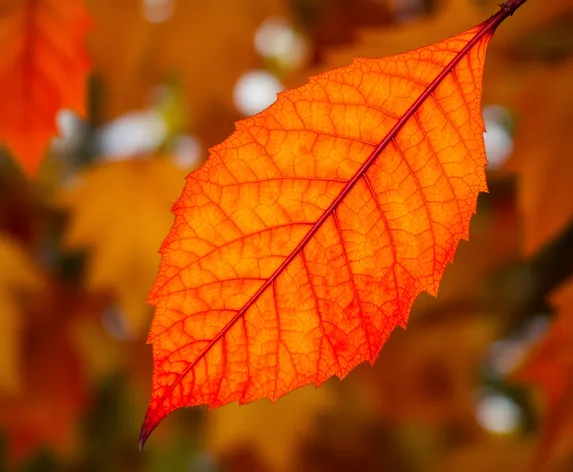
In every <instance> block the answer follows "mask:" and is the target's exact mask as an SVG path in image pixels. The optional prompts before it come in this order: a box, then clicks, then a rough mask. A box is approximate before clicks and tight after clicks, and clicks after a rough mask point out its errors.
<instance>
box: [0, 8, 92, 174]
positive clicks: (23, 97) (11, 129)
mask: <svg viewBox="0 0 573 472" xmlns="http://www.w3.org/2000/svg"><path fill="white" fill-rule="evenodd" d="M87 27H88V19H87V15H86V13H85V11H84V9H83V5H82V1H81V0H18V1H5V0H4V1H2V2H1V3H0V40H1V42H2V54H1V56H0V101H1V103H2V107H1V108H0V141H2V142H4V143H5V144H6V145H7V146H8V147H9V148H10V150H11V151H12V153H13V154H14V156H15V158H16V159H17V160H18V162H19V163H20V165H21V166H22V168H23V169H24V170H25V171H26V172H27V173H28V174H33V173H35V171H36V169H37V167H38V164H39V163H40V160H41V159H42V156H43V154H44V151H45V150H46V147H47V145H48V142H49V141H50V139H51V137H52V136H53V135H54V134H55V133H56V113H57V112H58V111H59V110H60V109H62V108H68V109H73V110H75V111H77V112H78V113H80V114H83V113H84V109H85V103H84V102H85V81H86V74H87V71H88V64H87V58H86V55H85V51H84V37H85V34H86V31H87Z"/></svg>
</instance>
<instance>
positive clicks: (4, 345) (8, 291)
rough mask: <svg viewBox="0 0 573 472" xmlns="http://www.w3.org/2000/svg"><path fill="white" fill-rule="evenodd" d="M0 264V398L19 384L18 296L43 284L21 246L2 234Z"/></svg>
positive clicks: (19, 333)
mask: <svg viewBox="0 0 573 472" xmlns="http://www.w3.org/2000/svg"><path fill="white" fill-rule="evenodd" d="M0 261H2V270H1V271H0V313H1V316H0V394H6V393H7V394H16V393H17V392H19V391H20V389H21V384H22V379H21V370H22V359H21V354H22V353H21V349H20V340H21V331H22V327H23V325H24V323H23V320H22V313H21V307H20V303H19V299H18V297H17V295H18V294H19V293H20V294H21V295H23V294H25V293H27V294H30V293H35V292H37V291H38V290H39V289H40V288H41V286H42V280H41V277H40V275H39V273H38V271H37V269H36V268H35V267H34V264H33V263H32V261H31V260H30V258H29V257H28V256H27V255H26V253H25V252H24V250H23V249H22V248H21V247H20V245H19V244H17V243H16V242H15V241H13V240H12V239H11V238H8V237H7V236H5V235H3V234H0Z"/></svg>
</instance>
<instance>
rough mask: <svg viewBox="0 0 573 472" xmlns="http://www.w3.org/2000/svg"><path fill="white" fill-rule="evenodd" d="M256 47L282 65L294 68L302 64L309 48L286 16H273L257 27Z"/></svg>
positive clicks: (261, 53)
mask: <svg viewBox="0 0 573 472" xmlns="http://www.w3.org/2000/svg"><path fill="white" fill-rule="evenodd" d="M255 49H256V50H257V52H258V53H259V54H260V55H261V56H263V57H265V58H268V59H273V60H275V61H277V62H278V63H279V65H281V66H282V67H284V68H287V69H294V68H296V67H298V66H300V65H301V64H302V62H303V61H304V58H305V57H306V54H307V49H308V48H307V44H306V41H305V40H304V39H303V37H302V36H301V35H300V34H298V33H297V32H296V31H295V30H294V28H293V27H292V26H291V25H290V24H289V23H288V22H287V21H286V20H285V19H284V18H279V17H271V18H267V19H266V20H265V21H264V22H263V23H261V25H260V26H259V28H258V29H257V31H256V33H255Z"/></svg>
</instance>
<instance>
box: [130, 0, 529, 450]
mask: <svg viewBox="0 0 573 472" xmlns="http://www.w3.org/2000/svg"><path fill="white" fill-rule="evenodd" d="M524 1H525V0H510V1H509V2H507V3H506V4H505V5H504V8H503V9H502V10H501V11H500V12H498V13H497V14H496V15H494V16H493V17H491V18H490V19H489V20H487V21H486V22H484V23H482V24H480V25H478V26H477V27H475V28H473V29H470V30H468V31H466V32H465V33H462V34H459V35H457V36H454V37H452V38H450V39H448V40H445V41H442V42H440V43H436V44H433V45H431V46H428V47H425V48H422V49H418V50H415V51H412V52H409V53H405V54H399V55H396V56H392V57H388V58H384V59H356V60H355V61H354V62H353V63H352V64H351V65H350V66H347V67H343V68H340V69H335V70H333V71H330V72H326V73H324V74H321V75H319V76H317V77H313V78H311V80H310V83H309V84H307V85H305V86H303V87H301V88H298V89H294V90H290V91H287V92H285V93H282V94H280V95H279V97H278V100H277V102H276V103H275V104H274V105H272V106H271V107H269V108H268V109H267V110H265V111H264V112H262V113H260V114H258V115H256V116H254V117H252V118H249V119H246V120H243V121H240V122H238V123H237V131H236V132H235V133H234V134H233V135H232V136H231V137H230V138H229V139H227V140H226V141H224V142H223V143H222V144H220V145H218V146H215V147H214V148H213V149H211V158H210V159H209V161H208V162H207V163H206V164H205V165H204V166H203V167H202V168H201V169H199V170H198V171H196V172H194V173H192V174H190V175H189V176H188V178H187V185H186V187H185V189H184V191H183V195H182V196H181V198H180V199H179V201H178V202H177V203H176V204H175V206H174V212H175V215H176V219H175V223H174V225H173V228H172V230H171V233H170V234H169V236H168V237H167V239H166V241H165V242H164V243H163V246H162V248H161V251H160V252H161V253H162V261H161V265H160V269H159V275H158V278H157V280H156V283H155V285H154V287H153V289H152V291H151V294H150V297H149V300H150V301H151V302H152V303H154V304H155V305H156V307H157V309H156V314H155V319H154V322H153V325H152V328H151V332H150V335H149V342H150V343H153V355H154V376H153V390H152V398H151V402H150V406H149V409H148V411H147V415H146V418H145V421H144V424H143V427H142V431H141V436H140V441H141V443H142V444H143V443H144V442H145V440H146V439H147V437H148V436H149V434H150V433H151V431H152V430H153V429H154V428H155V426H157V424H158V423H159V421H160V420H161V419H162V418H164V417H165V416H166V415H167V414H169V413H170V412H171V411H173V410H175V409H176V408H179V407H182V406H186V405H199V404H208V405H209V406H210V407H216V406H220V405H223V404H226V403H229V402H232V401H238V402H239V403H240V404H242V403H247V402H250V401H253V400H256V399H258V398H262V397H268V398H270V399H271V400H276V399H277V398H279V397H280V396H282V395H285V394H286V393H288V392H290V391H292V390H293V389H296V388H299V387H301V386H303V385H307V384H314V385H319V384H321V383H322V382H324V381H325V380H326V379H327V378H329V377H331V376H332V375H337V376H338V377H340V378H342V377H344V376H345V375H346V374H347V373H348V372H349V371H350V370H351V369H352V368H354V367H355V366H356V365H357V364H359V363H361V362H364V361H367V360H369V361H370V362H371V363H373V362H374V360H375V359H376V357H377V355H378V353H379V351H380V349H381V347H382V344H383V343H384V342H385V341H386V339H387V338H388V336H389V335H390V333H391V332H392V330H393V329H394V328H395V327H396V326H397V325H401V326H405V324H406V321H407V318H408V314H409V312H410V307H411V306H412V303H413V301H414V299H415V298H416V296H417V295H418V294H419V293H420V292H422V291H424V290H426V291H428V292H430V293H431V294H434V295H435V294H436V293H437V290H438V282H439V279H440V278H441V276H442V273H443V271H444V269H445V267H446V265H447V263H448V262H450V261H452V259H453V257H454V251H455V248H456V246H457V244H458V242H459V240H460V239H461V238H467V235H468V229H469V221H470V218H471V216H472V214H473V213H474V211H475V208H476V200H477V195H478V193H479V192H480V191H485V190H486V184H485V173H484V166H485V164H486V159H485V150H484V144H483V136H482V135H483V131H484V126H483V121H482V117H481V112H480V100H481V77H482V71H483V65H484V59H485V52H486V48H487V45H488V43H489V40H490V38H491V36H492V34H493V31H494V30H495V28H496V27H497V26H498V25H499V24H500V23H501V21H503V19H505V18H506V17H507V16H508V15H509V14H510V13H511V12H512V11H514V10H515V9H516V8H517V7H518V6H519V5H521V4H522V3H524Z"/></svg>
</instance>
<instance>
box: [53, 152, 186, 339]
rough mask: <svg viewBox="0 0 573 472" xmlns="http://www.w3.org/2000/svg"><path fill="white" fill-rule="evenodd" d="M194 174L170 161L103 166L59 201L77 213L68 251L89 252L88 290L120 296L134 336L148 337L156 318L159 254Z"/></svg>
mask: <svg viewBox="0 0 573 472" xmlns="http://www.w3.org/2000/svg"><path fill="white" fill-rule="evenodd" d="M188 170H189V169H182V168H180V167H178V166H177V165H176V164H175V163H174V162H173V161H171V160H170V159H169V158H155V159H154V158H146V159H136V160H125V161H113V162H103V163H101V164H97V165H94V166H92V167H90V168H89V169H87V170H86V171H85V172H83V173H82V174H80V175H78V176H77V180H74V183H73V185H71V186H69V187H68V188H65V189H64V190H62V192H61V193H60V195H58V197H57V205H58V206H61V207H63V208H66V209H67V210H68V211H69V212H70V214H71V215H70V221H69V225H68V227H67V228H66V232H65V239H64V245H65V247H66V248H67V249H73V250H77V249H84V248H86V249H89V265H88V268H87V275H86V278H87V286H88V289H89V290H91V291H93V292H102V293H106V294H111V295H112V296H113V297H114V299H115V300H116V301H117V305H118V307H119V308H120V311H121V312H122V313H123V315H124V316H125V320H126V324H127V331H128V333H127V334H128V335H134V334H140V333H141V332H143V331H144V330H145V329H146V328H147V325H148V322H149V319H150V318H151V317H150V315H151V313H150V308H149V307H148V306H147V304H146V303H145V300H146V298H147V292H148V291H149V288H150V287H151V284H152V282H153V280H154V278H155V276H156V275H157V268H158V265H159V256H158V254H157V249H158V248H159V246H160V244H161V241H162V240H163V239H164V238H165V235H166V234H167V232H168V231H169V228H170V227H171V225H172V223H173V216H172V214H171V212H170V209H171V206H172V205H173V202H174V201H175V200H176V198H177V196H178V195H179V194H180V193H181V189H182V188H183V184H184V183H185V181H184V176H185V175H186V173H187V171H188Z"/></svg>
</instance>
